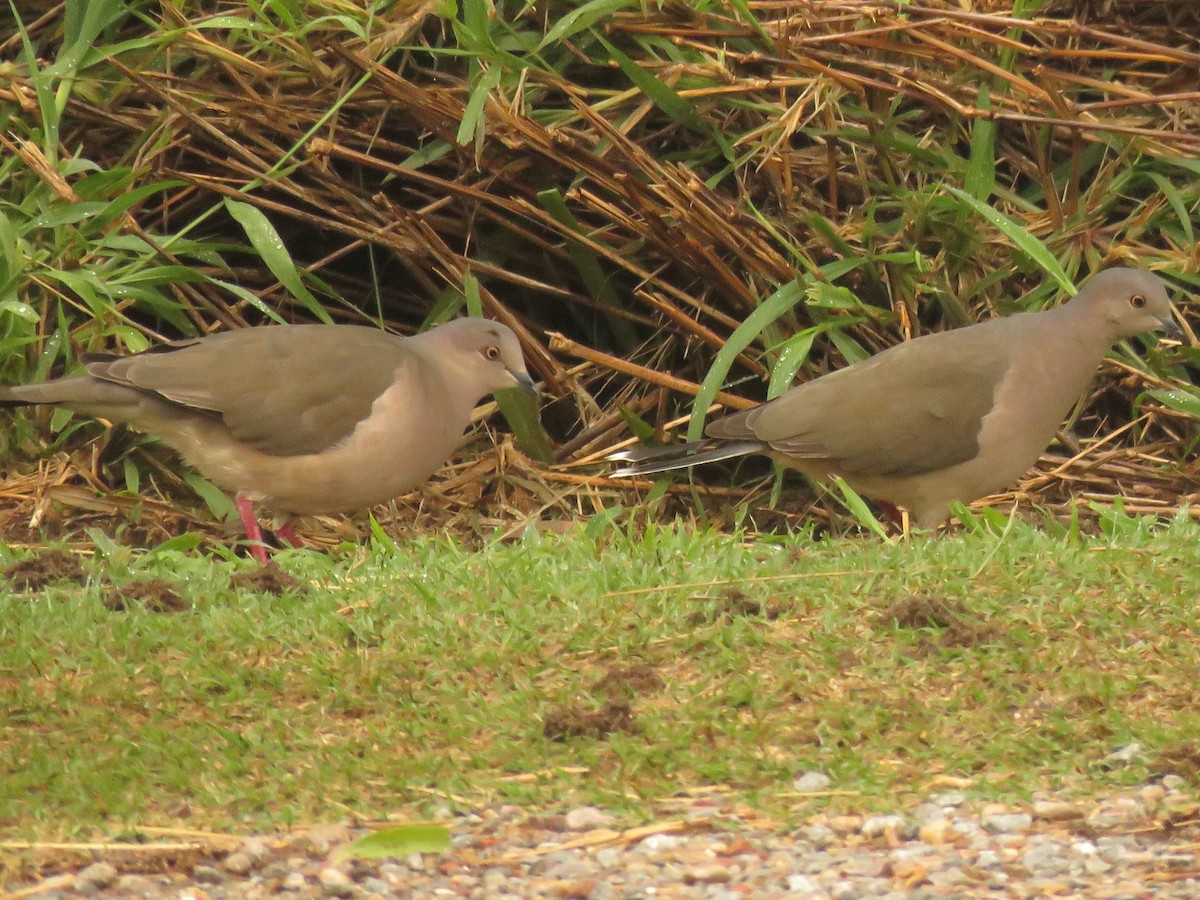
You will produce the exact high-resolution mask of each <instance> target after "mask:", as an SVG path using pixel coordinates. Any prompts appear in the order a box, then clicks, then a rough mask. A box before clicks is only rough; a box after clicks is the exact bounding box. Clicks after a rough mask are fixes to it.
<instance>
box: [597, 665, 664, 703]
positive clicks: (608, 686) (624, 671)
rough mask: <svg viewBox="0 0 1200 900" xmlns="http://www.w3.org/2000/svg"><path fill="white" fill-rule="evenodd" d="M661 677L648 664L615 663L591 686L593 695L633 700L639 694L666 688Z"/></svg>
mask: <svg viewBox="0 0 1200 900" xmlns="http://www.w3.org/2000/svg"><path fill="white" fill-rule="evenodd" d="M666 684H667V683H666V682H665V681H663V677H662V676H661V675H659V674H658V670H657V669H656V668H654V666H652V665H650V664H649V663H642V662H639V663H630V664H628V665H622V664H620V663H616V664H614V665H612V666H610V667H609V668H608V669H607V671H605V673H604V674H603V675H601V676H600V678H599V679H598V680H597V681H596V682H595V684H593V685H592V693H593V694H601V695H605V696H608V697H612V698H614V699H616V698H621V697H625V698H633V697H637V696H638V695H640V694H653V693H655V692H657V691H661V690H662V689H663V688H664V687H666Z"/></svg>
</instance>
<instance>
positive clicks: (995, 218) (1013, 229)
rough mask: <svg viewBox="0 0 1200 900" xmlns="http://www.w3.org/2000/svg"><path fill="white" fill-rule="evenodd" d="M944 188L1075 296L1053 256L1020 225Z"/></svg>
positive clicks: (957, 191)
mask: <svg viewBox="0 0 1200 900" xmlns="http://www.w3.org/2000/svg"><path fill="white" fill-rule="evenodd" d="M945 187H946V190H947V191H949V192H950V193H951V194H953V195H954V196H955V197H957V198H958V199H959V200H961V201H962V202H963V203H966V204H967V205H968V206H970V207H971V208H972V209H973V210H975V212H976V213H978V214H979V215H980V216H981V217H982V218H984V219H986V220H987V221H988V222H989V223H991V224H992V225H993V226H994V227H995V228H997V229H998V230H999V231H1000V233H1001V234H1003V235H1004V236H1005V237H1006V238H1008V239H1009V240H1010V241H1012V243H1013V244H1014V245H1016V246H1017V247H1018V248H1019V249H1021V250H1022V251H1024V252H1025V253H1026V254H1027V255H1028V256H1029V258H1030V259H1032V260H1033V261H1034V262H1035V263H1037V264H1038V266H1039V267H1040V268H1041V269H1042V271H1043V272H1045V273H1046V274H1047V275H1049V276H1050V277H1051V278H1053V279H1054V280H1055V281H1056V282H1057V283H1058V285H1059V286H1060V287H1061V288H1062V289H1063V290H1064V291H1066V292H1067V293H1068V294H1069V295H1072V296H1073V295H1074V294H1075V285H1074V284H1073V283H1072V281H1071V279H1070V278H1069V277H1068V276H1067V273H1066V272H1064V271H1063V268H1062V266H1060V265H1059V264H1058V260H1057V259H1055V258H1054V254H1053V253H1051V252H1050V250H1049V249H1048V248H1047V247H1046V245H1045V244H1043V243H1042V242H1041V241H1039V240H1038V239H1037V238H1036V237H1034V236H1033V235H1032V234H1030V233H1029V232H1028V231H1026V230H1025V228H1024V227H1022V226H1021V225H1020V224H1018V223H1017V222H1014V221H1013V220H1012V219H1010V218H1009V217H1008V216H1006V215H1004V214H1003V213H1001V212H999V211H998V210H996V209H995V208H993V207H991V206H989V205H988V204H987V203H984V202H983V201H982V200H979V199H977V198H976V197H973V196H971V194H968V193H967V192H966V191H963V190H960V189H959V188H956V187H954V185H950V184H948V185H946V186H945Z"/></svg>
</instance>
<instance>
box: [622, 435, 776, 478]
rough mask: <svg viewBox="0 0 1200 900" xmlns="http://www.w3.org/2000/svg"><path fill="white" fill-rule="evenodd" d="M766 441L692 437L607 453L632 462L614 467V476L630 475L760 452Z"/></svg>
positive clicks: (764, 448)
mask: <svg viewBox="0 0 1200 900" xmlns="http://www.w3.org/2000/svg"><path fill="white" fill-rule="evenodd" d="M767 449H768V448H767V445H766V444H764V443H762V441H722V442H720V443H714V442H712V441H693V442H692V443H690V444H671V445H668V446H665V447H634V448H632V449H630V450H622V451H620V452H618V453H613V454H612V455H611V456H609V457H607V458H608V459H609V460H612V461H613V462H628V463H632V464H633V465H629V466H623V467H621V468H620V469H616V470H614V471H613V472H612V473H611V475H612V477H613V478H624V477H627V476H630V475H653V474H655V473H656V472H670V471H672V470H674V469H687V468H690V467H691V466H695V465H699V464H700V463H709V462H719V461H721V460H723V459H734V458H736V457H739V456H750V455H751V454H754V453H763V452H765V451H766V450H767Z"/></svg>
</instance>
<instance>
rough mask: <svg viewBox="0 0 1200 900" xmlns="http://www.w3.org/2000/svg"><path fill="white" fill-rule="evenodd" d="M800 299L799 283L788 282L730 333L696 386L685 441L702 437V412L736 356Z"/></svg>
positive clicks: (703, 414) (802, 296) (711, 400)
mask: <svg viewBox="0 0 1200 900" xmlns="http://www.w3.org/2000/svg"><path fill="white" fill-rule="evenodd" d="M803 299H804V287H803V285H802V284H801V283H800V282H799V281H789V282H788V283H787V284H785V285H783V286H782V287H780V288H779V289H778V290H777V291H775V293H773V294H772V295H771V296H770V297H768V298H767V299H766V300H764V301H763V302H762V303H760V304H759V305H758V308H757V309H755V310H754V312H752V313H750V315H748V316H747V317H746V320H745V321H744V322H742V324H741V325H739V326H738V327H737V328H735V329H734V331H733V334H731V335H730V336H729V340H727V341H726V342H725V345H724V346H723V347H721V349H720V350H718V351H717V355H716V357H715V358H714V359H713V364H712V366H711V367H710V368H709V370H708V373H707V374H706V375H705V376H704V380H703V381H702V382H701V384H700V390H699V391H698V392H697V394H696V400H695V403H694V405H693V406H692V418H691V421H689V422H688V432H687V437H688V440H689V441H698V440H700V438H701V437H703V436H704V419H705V415H706V411H707V410H708V407H709V406H711V405H712V402H713V399H714V398H715V397H716V396H717V392H718V391H719V390H720V389H721V385H722V384H724V382H725V378H726V376H727V375H728V374H729V370H730V368H731V367H732V366H733V361H734V360H735V359H737V357H738V354H740V353H741V352H742V351H743V350H745V349H746V348H747V347H749V346H750V345H751V344H752V343H753V342H754V340H755V339H756V338H757V337H758V336H759V335H760V334H762V333H763V331H764V330H765V329H767V328H768V327H769V326H771V325H772V324H774V323H775V321H776V320H778V319H779V317H780V316H783V315H785V314H786V313H788V312H789V311H790V310H791V309H792V307H794V306H795V305H796V304H797V303H799V302H800V301H801V300H803Z"/></svg>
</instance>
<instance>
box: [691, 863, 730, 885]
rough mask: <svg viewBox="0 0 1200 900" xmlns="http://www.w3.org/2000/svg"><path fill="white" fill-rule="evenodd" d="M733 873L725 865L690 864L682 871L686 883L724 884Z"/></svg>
mask: <svg viewBox="0 0 1200 900" xmlns="http://www.w3.org/2000/svg"><path fill="white" fill-rule="evenodd" d="M732 877H733V875H732V874H731V873H730V871H729V868H728V867H727V866H721V865H708V866H691V867H689V868H688V869H687V870H685V871H684V873H683V880H684V881H685V882H686V883H687V884H725V883H726V882H728V881H729V880H730V879H731V878H732Z"/></svg>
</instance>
